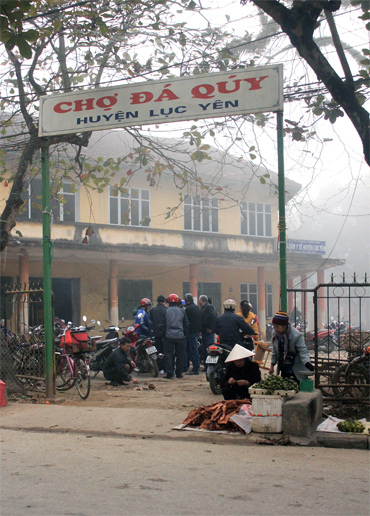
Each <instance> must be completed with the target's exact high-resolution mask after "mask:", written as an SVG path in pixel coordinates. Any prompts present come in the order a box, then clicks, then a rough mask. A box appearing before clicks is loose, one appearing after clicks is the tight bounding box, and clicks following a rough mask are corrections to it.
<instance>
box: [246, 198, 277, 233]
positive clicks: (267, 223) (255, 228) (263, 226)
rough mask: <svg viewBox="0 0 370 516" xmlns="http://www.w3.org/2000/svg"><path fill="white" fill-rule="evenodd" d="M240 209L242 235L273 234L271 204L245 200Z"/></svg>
mask: <svg viewBox="0 0 370 516" xmlns="http://www.w3.org/2000/svg"><path fill="white" fill-rule="evenodd" d="M240 209H241V234H242V235H249V236H263V237H270V236H272V221H271V204H263V203H256V202H247V201H244V202H242V204H241V207H240Z"/></svg>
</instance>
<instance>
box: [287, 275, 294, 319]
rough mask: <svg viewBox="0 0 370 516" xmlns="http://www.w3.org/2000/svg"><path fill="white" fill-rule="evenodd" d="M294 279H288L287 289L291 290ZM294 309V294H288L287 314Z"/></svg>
mask: <svg viewBox="0 0 370 516" xmlns="http://www.w3.org/2000/svg"><path fill="white" fill-rule="evenodd" d="M293 280H294V278H288V289H289V288H293ZM293 308H294V292H288V314H291V313H292V312H293Z"/></svg>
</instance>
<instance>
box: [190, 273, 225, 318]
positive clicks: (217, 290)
mask: <svg viewBox="0 0 370 516" xmlns="http://www.w3.org/2000/svg"><path fill="white" fill-rule="evenodd" d="M182 292H183V296H185V294H186V293H187V292H190V283H189V282H188V281H184V282H183V284H182ZM202 294H204V295H206V296H208V297H209V298H210V299H211V303H212V305H213V306H214V308H215V310H216V312H217V313H218V314H220V313H222V312H223V310H222V303H221V283H204V282H201V281H199V282H198V297H199V296H201V295H202Z"/></svg>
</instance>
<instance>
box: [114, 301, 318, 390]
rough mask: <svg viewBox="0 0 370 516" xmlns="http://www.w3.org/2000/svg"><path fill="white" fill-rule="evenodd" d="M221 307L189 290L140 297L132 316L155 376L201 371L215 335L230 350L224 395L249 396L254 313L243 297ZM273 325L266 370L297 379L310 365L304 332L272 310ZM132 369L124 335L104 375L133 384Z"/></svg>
mask: <svg viewBox="0 0 370 516" xmlns="http://www.w3.org/2000/svg"><path fill="white" fill-rule="evenodd" d="M223 307H224V313H223V314H220V315H218V314H217V312H216V310H215V308H214V307H213V305H212V303H211V301H210V299H209V298H208V296H206V295H201V296H199V299H198V304H196V303H195V302H194V298H193V295H192V294H191V293H187V294H185V296H184V300H181V299H180V297H179V296H178V295H177V294H170V295H169V296H168V297H167V298H165V297H164V296H163V295H160V296H158V298H157V305H156V306H154V307H152V303H151V301H150V299H149V298H143V299H142V300H141V301H140V307H139V309H138V310H137V312H136V315H135V325H136V332H137V333H138V334H139V337H140V338H141V337H152V338H154V345H155V347H156V348H157V350H158V353H159V357H160V358H159V359H158V367H159V369H160V374H161V375H164V378H166V379H168V380H171V379H173V378H175V377H176V378H183V375H184V374H187V375H199V374H200V372H203V371H204V372H206V371H207V366H206V360H207V349H208V348H209V346H211V345H212V344H214V343H215V340H216V335H217V338H218V341H219V343H220V344H222V345H223V346H224V347H226V348H227V349H228V350H229V351H230V354H229V356H228V358H227V360H226V362H227V366H226V371H225V376H224V378H223V380H222V382H221V387H222V392H223V395H224V398H225V399H236V398H240V399H244V398H247V397H249V393H248V388H249V386H250V385H252V384H253V383H256V382H258V381H260V379H261V372H260V369H259V366H258V364H257V363H255V362H253V356H254V354H255V353H254V347H255V344H256V343H258V342H260V339H261V334H260V329H259V322H258V317H257V316H256V314H255V313H254V312H253V311H252V307H251V305H250V303H248V301H246V300H242V301H241V302H240V305H239V311H238V312H236V309H237V304H236V302H235V301H234V300H233V299H227V300H226V301H225V302H224V303H223ZM272 325H273V328H274V332H273V335H272V349H273V351H272V355H271V367H270V370H269V373H270V374H273V373H274V370H275V366H276V365H277V374H281V376H283V377H290V378H293V379H295V380H296V381H299V380H300V379H301V372H302V371H304V370H309V371H312V370H313V369H314V368H313V365H312V364H311V362H310V355H309V352H308V351H307V348H306V345H305V341H304V338H303V335H302V334H301V333H300V332H299V331H298V330H297V329H296V328H294V327H293V326H292V325H291V324H290V323H289V316H288V314H286V313H285V312H277V313H276V314H275V315H274V317H273V319H272ZM200 343H201V345H200ZM190 365H191V368H190ZM202 366H203V369H202V370H201V367H202ZM134 368H135V363H134V362H133V361H132V359H131V357H130V341H129V340H128V339H127V338H125V337H123V338H122V339H120V345H119V346H118V348H117V349H116V350H115V351H114V352H113V353H112V354H111V355H110V357H109V359H108V362H107V365H106V367H105V370H104V376H105V377H106V379H108V380H110V381H111V383H112V384H113V385H120V384H124V383H128V382H130V381H132V382H133V383H137V380H136V379H135V378H133V377H132V376H131V372H132V371H133V369H134Z"/></svg>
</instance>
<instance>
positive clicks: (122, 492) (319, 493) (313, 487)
mask: <svg viewBox="0 0 370 516" xmlns="http://www.w3.org/2000/svg"><path fill="white" fill-rule="evenodd" d="M1 455H2V465H1V507H0V509H1V510H0V513H1V515H2V516H60V515H63V516H125V515H127V516H157V515H158V516H162V515H163V516H166V515H171V516H177V515H197V516H198V515H199V516H202V515H213V516H217V515H232V516H239V515H248V516H253V515H263V516H270V515H271V516H283V515H284V516H285V515H298V514H299V515H300V516H301V515H315V516H319V515H330V516H341V515H343V516H350V515H353V516H368V515H369V490H368V489H369V454H368V452H367V451H362V450H343V449H326V448H306V447H276V446H235V445H230V444H212V443H210V442H207V443H200V442H186V441H176V442H174V441H171V440H156V439H154V438H153V439H142V438H136V439H135V438H127V437H115V438H107V437H97V436H91V435H89V434H86V433H81V434H68V433H66V434H58V433H50V432H32V431H21V430H7V429H2V431H1Z"/></svg>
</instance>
